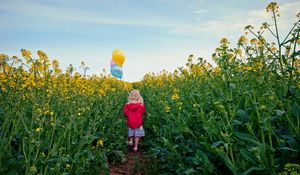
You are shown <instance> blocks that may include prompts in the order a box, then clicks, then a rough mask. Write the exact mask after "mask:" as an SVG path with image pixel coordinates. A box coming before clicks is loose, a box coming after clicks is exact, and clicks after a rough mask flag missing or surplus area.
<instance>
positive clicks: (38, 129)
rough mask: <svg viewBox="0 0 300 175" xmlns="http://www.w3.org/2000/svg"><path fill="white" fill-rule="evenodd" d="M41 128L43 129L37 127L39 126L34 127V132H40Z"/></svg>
mask: <svg viewBox="0 0 300 175" xmlns="http://www.w3.org/2000/svg"><path fill="white" fill-rule="evenodd" d="M42 130H43V129H42V128H40V127H39V128H36V129H35V132H41V131H42Z"/></svg>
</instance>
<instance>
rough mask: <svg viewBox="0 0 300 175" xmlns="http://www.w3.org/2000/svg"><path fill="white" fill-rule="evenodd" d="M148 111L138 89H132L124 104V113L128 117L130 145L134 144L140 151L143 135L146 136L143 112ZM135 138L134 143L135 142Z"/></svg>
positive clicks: (135, 149)
mask: <svg viewBox="0 0 300 175" xmlns="http://www.w3.org/2000/svg"><path fill="white" fill-rule="evenodd" d="M145 112H146V108H145V106H144V100H143V97H142V96H141V94H140V92H139V91H138V90H132V91H131V92H130V94H129V97H128V103H126V104H125V105H124V114H125V117H126V118H127V122H126V124H127V127H128V145H129V146H133V144H134V147H133V151H134V152H137V151H138V144H139V140H140V138H141V137H144V136H145V131H144V129H143V114H144V113H145ZM133 139H134V143H133Z"/></svg>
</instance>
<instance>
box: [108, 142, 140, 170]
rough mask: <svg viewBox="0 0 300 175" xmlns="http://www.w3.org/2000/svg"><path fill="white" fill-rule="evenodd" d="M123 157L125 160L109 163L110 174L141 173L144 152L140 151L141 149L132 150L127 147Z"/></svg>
mask: <svg viewBox="0 0 300 175" xmlns="http://www.w3.org/2000/svg"><path fill="white" fill-rule="evenodd" d="M125 158H126V161H125V162H123V163H119V164H110V165H109V174H110V175H119V174H130V175H133V174H137V175H138V174H143V173H142V172H141V169H142V166H143V164H144V153H143V152H142V150H139V151H137V152H133V151H132V148H128V150H127V153H126V156H125Z"/></svg>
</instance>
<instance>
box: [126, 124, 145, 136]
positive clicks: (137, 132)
mask: <svg viewBox="0 0 300 175" xmlns="http://www.w3.org/2000/svg"><path fill="white" fill-rule="evenodd" d="M144 136H145V131H144V128H143V126H141V127H139V128H129V127H128V137H144Z"/></svg>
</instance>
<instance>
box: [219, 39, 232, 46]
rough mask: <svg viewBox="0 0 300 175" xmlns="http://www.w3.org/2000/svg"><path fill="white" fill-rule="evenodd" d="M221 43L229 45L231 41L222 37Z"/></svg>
mask: <svg viewBox="0 0 300 175" xmlns="http://www.w3.org/2000/svg"><path fill="white" fill-rule="evenodd" d="M220 43H221V44H222V45H228V44H229V43H230V42H229V40H228V39H227V38H222V39H221V41H220Z"/></svg>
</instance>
